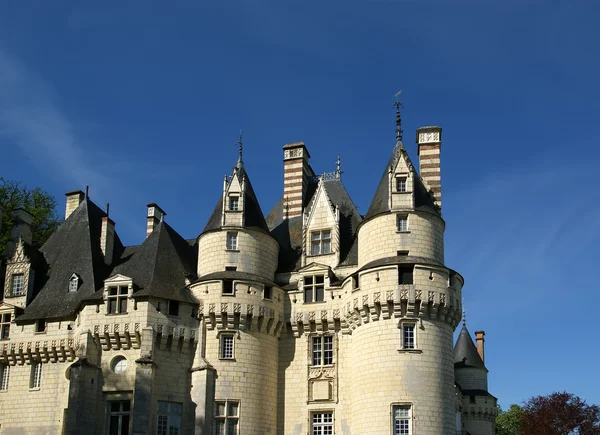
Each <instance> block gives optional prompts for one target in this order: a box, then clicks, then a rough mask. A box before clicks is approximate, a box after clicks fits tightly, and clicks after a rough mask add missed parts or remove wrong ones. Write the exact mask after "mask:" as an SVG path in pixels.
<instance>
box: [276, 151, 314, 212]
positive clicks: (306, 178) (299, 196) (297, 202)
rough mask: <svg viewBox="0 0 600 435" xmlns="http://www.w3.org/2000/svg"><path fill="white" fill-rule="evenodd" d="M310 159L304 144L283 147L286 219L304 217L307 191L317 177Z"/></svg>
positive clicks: (284, 210)
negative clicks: (303, 211)
mask: <svg viewBox="0 0 600 435" xmlns="http://www.w3.org/2000/svg"><path fill="white" fill-rule="evenodd" d="M309 159H310V154H309V153H308V150H307V149H306V146H304V142H294V143H289V144H287V145H285V146H284V147H283V215H284V216H286V217H289V218H293V217H297V216H301V215H302V210H303V207H304V201H305V199H306V191H307V190H308V186H309V184H310V181H311V179H312V178H313V177H314V176H315V173H314V172H313V170H312V168H311V167H310V164H309V163H308V160H309Z"/></svg>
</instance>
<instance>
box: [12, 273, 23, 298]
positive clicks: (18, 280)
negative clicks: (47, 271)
mask: <svg viewBox="0 0 600 435" xmlns="http://www.w3.org/2000/svg"><path fill="white" fill-rule="evenodd" d="M24 281H25V276H24V275H23V274H22V273H17V274H13V275H12V277H11V285H10V289H11V291H10V295H11V296H22V295H24V294H25V288H24V287H23V283H24Z"/></svg>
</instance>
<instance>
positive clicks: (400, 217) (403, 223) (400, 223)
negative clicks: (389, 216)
mask: <svg viewBox="0 0 600 435" xmlns="http://www.w3.org/2000/svg"><path fill="white" fill-rule="evenodd" d="M396 229H397V230H398V231H408V216H407V215H405V214H397V215H396Z"/></svg>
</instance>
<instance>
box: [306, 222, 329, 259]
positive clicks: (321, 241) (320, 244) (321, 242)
mask: <svg viewBox="0 0 600 435" xmlns="http://www.w3.org/2000/svg"><path fill="white" fill-rule="evenodd" d="M331 233H332V231H331V228H325V229H321V230H313V231H311V232H310V255H311V256H316V255H329V254H332V253H333V250H332V249H331V235H332V234H331ZM324 234H327V237H324ZM315 236H317V237H316V238H315ZM325 242H329V243H328V244H327V247H328V249H327V252H325V249H324V247H325ZM315 246H316V247H317V248H318V249H317V252H315Z"/></svg>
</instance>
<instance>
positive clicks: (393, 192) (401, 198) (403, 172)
mask: <svg viewBox="0 0 600 435" xmlns="http://www.w3.org/2000/svg"><path fill="white" fill-rule="evenodd" d="M399 145H400V146H398V145H397V146H396V148H395V149H394V153H395V158H394V159H392V161H393V162H392V165H390V167H389V171H388V206H389V208H390V210H403V209H412V208H414V204H415V201H414V195H413V193H414V184H415V180H414V179H415V176H416V175H415V170H414V166H413V165H412V162H411V161H410V157H408V154H407V152H406V150H405V149H404V147H402V146H401V145H402V144H401V143H400V144H399Z"/></svg>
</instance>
